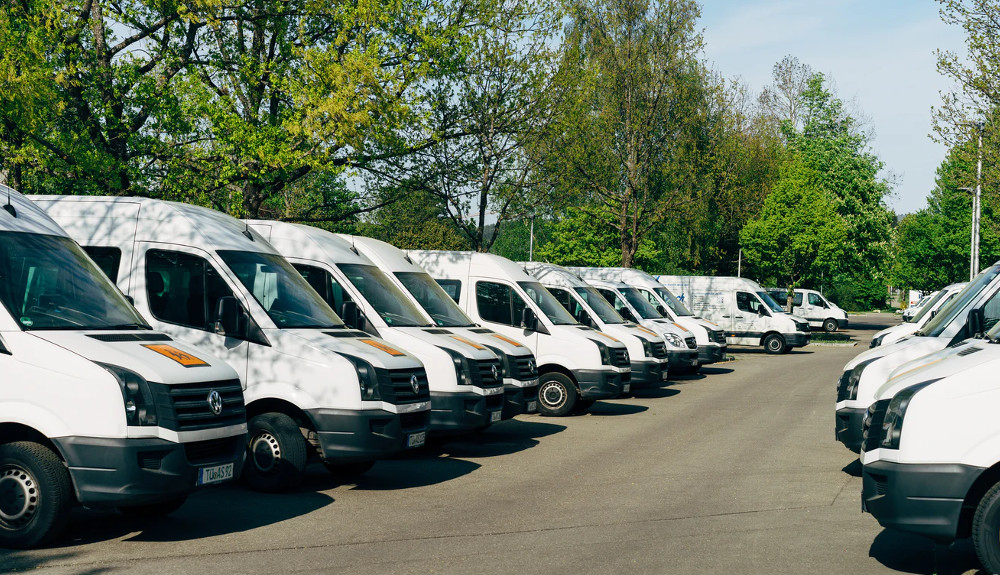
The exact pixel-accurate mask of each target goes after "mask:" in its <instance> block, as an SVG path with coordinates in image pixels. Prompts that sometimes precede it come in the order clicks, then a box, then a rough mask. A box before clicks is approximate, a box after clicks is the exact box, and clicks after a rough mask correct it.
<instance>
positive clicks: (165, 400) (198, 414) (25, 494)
mask: <svg viewBox="0 0 1000 575" xmlns="http://www.w3.org/2000/svg"><path fill="white" fill-rule="evenodd" d="M8 198H9V200H8ZM0 202H3V203H5V204H6V206H9V208H5V209H3V210H0V303H2V304H3V305H0V374H2V375H0V381H2V383H3V385H2V386H0V547H10V548H23V547H33V546H36V545H40V544H43V543H45V542H47V541H50V540H51V539H52V538H53V537H55V536H56V535H58V533H59V531H60V530H61V528H62V527H63V526H64V525H65V523H66V521H67V519H68V516H69V511H70V507H71V506H72V505H73V504H74V503H80V504H83V505H85V506H88V507H111V508H115V507H117V508H119V509H120V510H121V511H122V512H123V513H125V514H127V515H133V514H134V515H153V516H155V515H163V514H167V513H170V512H171V511H173V510H175V509H177V508H178V507H180V505H181V504H182V503H183V502H184V500H185V498H186V497H187V496H188V494H190V493H191V492H192V491H193V490H194V489H195V488H196V487H198V486H201V485H208V484H211V483H219V482H222V481H227V480H230V479H233V478H234V477H236V476H238V475H239V473H240V469H241V468H242V466H243V459H244V446H245V445H246V429H247V428H246V410H245V407H244V400H243V390H242V388H241V387H240V381H239V379H238V378H237V375H236V372H234V371H233V369H232V368H231V367H229V366H228V365H226V364H225V363H224V362H223V361H221V360H219V359H217V358H215V357H213V356H211V355H209V354H208V353H206V352H204V351H202V350H200V349H197V348H194V347H191V346H189V345H185V344H183V343H180V342H177V341H174V340H173V339H172V338H171V337H170V336H168V335H166V334H164V333H162V332H158V331H153V329H152V328H150V327H149V325H148V324H147V323H146V322H145V321H144V320H143V319H142V316H140V315H139V312H137V311H136V310H135V308H133V307H132V306H131V305H130V304H129V303H128V301H127V300H126V298H125V297H124V296H123V295H122V293H121V292H119V291H118V289H117V288H116V287H115V286H114V284H112V283H111V282H110V281H108V279H107V278H106V277H104V274H102V273H101V270H100V269H98V267H97V266H96V265H95V264H94V262H93V261H91V260H90V258H88V257H87V255H86V254H85V253H84V252H83V250H81V249H80V247H79V246H78V245H77V244H76V243H75V242H73V240H71V239H70V238H69V237H68V236H67V235H66V232H64V231H63V230H62V229H60V228H59V226H58V225H56V223H55V222H53V221H52V220H51V219H50V218H49V217H48V216H46V215H45V213H44V212H42V211H41V210H40V209H38V208H37V207H36V206H34V205H32V204H31V203H30V202H28V201H27V200H26V199H25V198H24V196H21V195H20V194H18V193H17V192H14V191H13V190H10V189H9V188H6V187H4V186H0ZM8 202H9V203H8Z"/></svg>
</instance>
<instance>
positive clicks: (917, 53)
mask: <svg viewBox="0 0 1000 575" xmlns="http://www.w3.org/2000/svg"><path fill="white" fill-rule="evenodd" d="M701 4H702V19H701V26H702V28H703V30H704V39H705V55H706V56H707V58H708V60H709V61H710V62H711V63H712V65H713V66H714V68H715V69H716V70H717V71H718V72H720V73H721V74H722V75H723V76H725V77H727V78H733V77H736V76H739V77H740V78H742V79H743V80H744V81H745V82H746V83H747V84H748V85H749V86H750V87H751V88H752V89H753V90H755V91H759V90H760V89H761V88H762V87H764V86H766V85H768V84H770V83H771V69H772V67H773V66H774V64H775V63H776V62H778V61H779V60H781V59H782V58H783V57H785V56H786V55H789V54H790V55H792V56H795V57H797V58H798V59H799V61H800V62H803V63H805V64H809V65H810V66H812V68H813V70H815V71H817V72H822V73H824V74H825V75H826V76H827V78H829V79H832V80H833V82H834V87H835V89H836V91H837V94H838V95H839V96H840V98H841V99H842V100H844V101H847V102H850V101H853V103H854V104H855V106H856V107H857V108H859V109H860V111H861V112H863V114H864V115H866V116H867V117H868V119H869V120H870V121H871V124H872V127H873V128H874V131H875V139H874V141H873V142H872V149H873V150H874V151H875V153H876V154H877V155H878V156H879V157H880V158H881V159H882V161H883V162H885V164H886V169H887V170H889V171H891V172H892V173H893V174H895V175H896V179H897V181H898V183H897V186H896V188H895V194H894V195H893V197H891V198H890V199H889V205H890V207H891V208H893V209H894V210H896V212H897V213H900V214H902V213H908V212H913V211H916V210H918V209H920V208H922V207H924V205H925V204H926V202H925V198H926V197H927V194H928V193H929V192H930V191H931V189H932V188H933V187H934V171H935V169H937V167H938V165H939V164H940V163H941V161H942V160H943V159H944V155H945V152H946V148H945V147H944V146H942V145H940V144H937V143H934V142H933V141H932V140H931V139H930V138H929V137H928V134H930V133H931V106H936V105H937V104H938V103H939V101H940V98H939V96H938V94H939V92H940V91H942V90H949V89H950V88H951V82H950V81H949V80H947V79H946V78H944V77H942V76H940V75H939V74H938V73H937V69H936V58H935V55H934V51H935V49H938V48H940V49H948V50H954V51H957V52H959V53H960V54H961V53H964V52H963V46H964V36H963V35H962V31H961V29H960V28H959V27H957V26H947V25H945V24H944V23H943V22H942V21H941V18H940V15H939V14H938V7H939V5H938V3H937V2H935V1H934V0H701Z"/></svg>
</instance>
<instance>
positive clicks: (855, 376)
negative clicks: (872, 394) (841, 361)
mask: <svg viewBox="0 0 1000 575" xmlns="http://www.w3.org/2000/svg"><path fill="white" fill-rule="evenodd" d="M877 359H882V358H880V357H876V358H874V359H866V360H865V361H862V362H861V363H859V364H858V365H855V366H854V369H852V370H851V375H849V376H848V377H847V399H850V400H855V399H857V398H858V383H859V382H860V381H861V374H862V373H863V372H864V371H865V368H866V367H868V365H869V364H870V363H872V362H873V361H875V360H877Z"/></svg>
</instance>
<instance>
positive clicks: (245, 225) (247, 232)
mask: <svg viewBox="0 0 1000 575" xmlns="http://www.w3.org/2000/svg"><path fill="white" fill-rule="evenodd" d="M243 235H244V236H246V237H247V239H249V240H250V241H251V242H252V241H253V234H251V233H250V220H247V219H246V218H244V219H243Z"/></svg>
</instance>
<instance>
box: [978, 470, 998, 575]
mask: <svg viewBox="0 0 1000 575" xmlns="http://www.w3.org/2000/svg"><path fill="white" fill-rule="evenodd" d="M972 543H973V545H974V546H975V548H976V555H978V556H979V561H980V562H981V563H982V564H983V567H985V568H986V572H987V573H1000V483H998V484H996V485H994V486H993V487H991V488H990V490H989V491H987V492H986V495H983V498H982V500H980V501H979V506H978V507H976V514H975V515H974V516H973V518H972Z"/></svg>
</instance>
